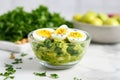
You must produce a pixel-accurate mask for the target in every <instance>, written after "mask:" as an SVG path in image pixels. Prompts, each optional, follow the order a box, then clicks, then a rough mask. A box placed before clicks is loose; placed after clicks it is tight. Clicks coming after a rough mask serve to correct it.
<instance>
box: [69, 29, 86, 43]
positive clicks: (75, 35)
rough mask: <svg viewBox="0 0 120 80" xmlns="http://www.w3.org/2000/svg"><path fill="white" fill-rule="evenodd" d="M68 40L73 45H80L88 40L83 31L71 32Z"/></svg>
mask: <svg viewBox="0 0 120 80" xmlns="http://www.w3.org/2000/svg"><path fill="white" fill-rule="evenodd" d="M67 38H68V40H69V41H70V42H73V43H79V42H81V41H84V40H86V38H87V35H86V33H85V32H83V31H81V30H71V31H70V33H69V34H68V36H67Z"/></svg>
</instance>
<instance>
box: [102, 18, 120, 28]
mask: <svg viewBox="0 0 120 80" xmlns="http://www.w3.org/2000/svg"><path fill="white" fill-rule="evenodd" d="M104 24H105V25H110V26H119V25H120V24H119V22H118V21H117V19H115V18H108V19H107V20H106V21H105V22H104Z"/></svg>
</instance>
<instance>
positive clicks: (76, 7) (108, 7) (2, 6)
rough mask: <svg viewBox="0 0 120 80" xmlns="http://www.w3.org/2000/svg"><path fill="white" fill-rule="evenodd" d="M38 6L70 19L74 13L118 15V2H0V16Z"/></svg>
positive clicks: (47, 0)
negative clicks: (21, 7) (89, 11)
mask: <svg viewBox="0 0 120 80" xmlns="http://www.w3.org/2000/svg"><path fill="white" fill-rule="evenodd" d="M40 4H44V5H46V6H48V7H49V9H50V11H52V12H59V13H60V14H61V15H62V16H65V17H66V18H68V19H70V18H71V16H72V15H73V14H75V13H85V12H86V11H88V10H94V11H96V12H105V13H120V0H0V14H3V13H4V12H6V11H8V10H10V9H13V8H15V7H16V6H23V7H24V8H25V10H27V11H31V9H34V8H36V7H37V6H39V5H40Z"/></svg>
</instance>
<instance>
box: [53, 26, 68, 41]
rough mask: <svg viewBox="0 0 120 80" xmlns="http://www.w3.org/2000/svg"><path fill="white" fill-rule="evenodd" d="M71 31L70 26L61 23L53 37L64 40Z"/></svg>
mask: <svg viewBox="0 0 120 80" xmlns="http://www.w3.org/2000/svg"><path fill="white" fill-rule="evenodd" d="M68 33H69V28H68V27H67V25H61V26H60V27H59V28H57V29H56V30H55V31H54V33H53V34H52V38H54V39H59V40H64V39H66V37H67V34H68Z"/></svg>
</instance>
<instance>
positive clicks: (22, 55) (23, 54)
mask: <svg viewBox="0 0 120 80" xmlns="http://www.w3.org/2000/svg"><path fill="white" fill-rule="evenodd" d="M27 55H28V54H26V53H22V54H21V55H20V56H21V57H24V56H27Z"/></svg>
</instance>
